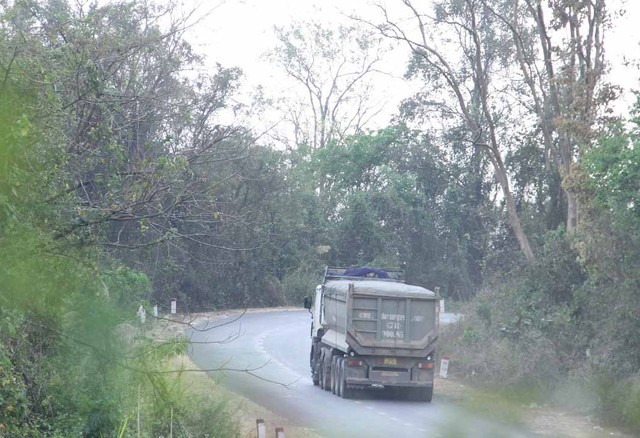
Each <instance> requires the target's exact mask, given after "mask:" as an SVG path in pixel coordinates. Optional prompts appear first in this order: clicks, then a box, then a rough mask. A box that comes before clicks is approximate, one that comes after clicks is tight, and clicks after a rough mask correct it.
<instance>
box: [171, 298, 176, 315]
mask: <svg viewBox="0 0 640 438" xmlns="http://www.w3.org/2000/svg"><path fill="white" fill-rule="evenodd" d="M177 308H178V300H176V299H175V298H171V314H172V315H175V314H176V313H177Z"/></svg>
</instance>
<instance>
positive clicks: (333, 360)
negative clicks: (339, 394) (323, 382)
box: [331, 356, 338, 394]
mask: <svg viewBox="0 0 640 438" xmlns="http://www.w3.org/2000/svg"><path fill="white" fill-rule="evenodd" d="M337 360H338V356H331V393H332V394H335V393H336V382H337V381H338V379H337V376H336V371H337V370H338V367H336V361H337Z"/></svg>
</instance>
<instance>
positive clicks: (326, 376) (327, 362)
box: [320, 350, 331, 391]
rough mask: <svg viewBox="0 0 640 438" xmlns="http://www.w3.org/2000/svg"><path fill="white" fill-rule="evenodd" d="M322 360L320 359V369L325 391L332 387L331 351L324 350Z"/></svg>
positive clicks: (321, 385)
mask: <svg viewBox="0 0 640 438" xmlns="http://www.w3.org/2000/svg"><path fill="white" fill-rule="evenodd" d="M323 353H324V354H323V355H322V356H321V357H322V360H321V361H320V369H321V371H322V374H321V377H320V387H321V388H322V389H324V390H325V391H329V390H330V389H331V356H330V355H331V353H328V352H327V350H323Z"/></svg>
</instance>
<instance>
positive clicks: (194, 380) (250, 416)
mask: <svg viewBox="0 0 640 438" xmlns="http://www.w3.org/2000/svg"><path fill="white" fill-rule="evenodd" d="M283 310H285V311H287V310H300V309H299V308H294V307H286V308H282V307H279V308H266V309H247V310H229V311H216V312H206V313H194V314H190V315H172V316H171V318H170V319H171V320H169V319H168V318H167V319H163V318H161V319H157V320H155V321H154V323H153V325H152V327H151V328H150V330H149V331H147V335H148V336H151V337H153V338H154V339H157V340H160V341H163V340H169V339H171V338H175V337H177V336H181V335H183V334H184V333H185V332H186V331H187V330H188V329H189V328H190V326H191V325H197V326H198V327H203V326H206V325H207V324H208V323H211V324H212V325H215V322H214V321H215V320H216V319H219V318H221V317H224V318H226V317H232V318H234V317H238V318H239V317H241V316H242V315H243V314H244V313H257V312H269V311H283ZM169 366H170V367H172V368H174V369H183V370H198V369H200V368H199V367H198V366H197V365H196V364H195V363H194V362H193V361H192V360H191V359H190V358H189V357H188V356H178V357H175V358H173V359H172V360H171V361H170V363H169ZM182 378H183V379H184V383H185V385H186V387H187V388H189V391H190V392H191V393H192V394H194V395H197V396H201V397H204V398H205V399H208V400H210V402H211V403H215V404H218V403H224V404H225V405H226V410H227V411H228V412H229V413H230V414H231V416H232V419H233V422H234V423H235V424H236V426H237V428H238V431H239V434H240V436H241V437H247V438H255V436H256V428H257V425H256V420H258V419H262V420H264V424H265V429H266V432H267V436H275V429H276V427H282V428H283V429H284V431H285V435H286V436H287V437H300V438H319V436H318V435H317V434H315V433H313V431H312V430H310V429H307V428H304V427H300V426H298V425H296V424H294V423H292V422H291V421H289V420H287V419H285V418H282V417H280V416H279V415H276V414H274V413H273V412H271V411H270V410H269V409H267V408H265V407H264V406H262V405H259V404H257V403H255V402H253V401H251V400H249V399H248V398H246V397H243V396H241V395H239V394H236V393H234V392H232V391H229V390H228V389H227V388H225V387H224V386H223V385H220V384H219V383H218V382H217V381H216V380H215V379H214V378H213V377H212V376H211V375H209V374H207V373H206V372H187V373H184V374H182Z"/></svg>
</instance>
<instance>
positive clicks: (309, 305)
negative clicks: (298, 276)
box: [304, 297, 311, 309]
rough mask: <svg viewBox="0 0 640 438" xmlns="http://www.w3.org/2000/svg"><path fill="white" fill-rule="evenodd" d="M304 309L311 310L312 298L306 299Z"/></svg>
mask: <svg viewBox="0 0 640 438" xmlns="http://www.w3.org/2000/svg"><path fill="white" fill-rule="evenodd" d="M304 308H305V309H311V297H304Z"/></svg>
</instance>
